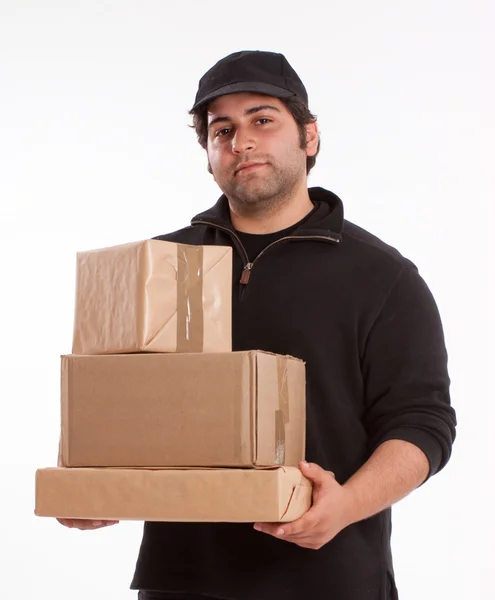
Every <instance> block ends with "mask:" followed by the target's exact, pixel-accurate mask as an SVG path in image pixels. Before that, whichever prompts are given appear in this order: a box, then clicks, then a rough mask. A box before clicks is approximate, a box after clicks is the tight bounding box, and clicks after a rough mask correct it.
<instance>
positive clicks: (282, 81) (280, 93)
mask: <svg viewBox="0 0 495 600" xmlns="http://www.w3.org/2000/svg"><path fill="white" fill-rule="evenodd" d="M236 92H253V93H255V94H266V95H268V96H274V97H276V98H290V97H291V96H296V97H297V98H299V99H300V100H301V101H302V102H303V103H304V104H305V105H306V106H308V93H307V92H306V88H305V87H304V84H303V82H302V81H301V79H300V78H299V75H298V74H297V73H296V72H295V71H294V69H293V68H292V67H291V66H290V64H289V62H288V61H287V59H286V58H285V56H284V55H283V54H278V53H276V52H263V51H261V50H243V51H242V52H234V53H233V54H229V56H226V57H225V58H222V59H221V60H219V61H218V62H217V63H216V64H215V65H213V67H212V68H211V69H210V70H209V71H207V72H206V73H205V74H204V75H203V77H201V79H200V80H199V86H198V92H197V94H196V99H195V101H194V106H193V107H192V109H191V110H194V109H195V108H197V107H198V106H201V105H202V104H204V103H205V102H209V101H210V100H213V99H214V98H218V96H224V95H225V94H234V93H236Z"/></svg>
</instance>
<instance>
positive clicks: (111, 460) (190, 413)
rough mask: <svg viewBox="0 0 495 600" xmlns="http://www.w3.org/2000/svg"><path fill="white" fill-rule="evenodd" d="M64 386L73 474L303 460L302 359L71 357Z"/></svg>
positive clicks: (65, 437) (260, 355) (66, 448)
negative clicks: (82, 469)
mask: <svg viewBox="0 0 495 600" xmlns="http://www.w3.org/2000/svg"><path fill="white" fill-rule="evenodd" d="M61 383H62V385H61V392H62V406H61V409H62V411H61V412H62V432H61V436H62V465H63V466H66V467H174V466H175V467H186V466H189V467H194V466H196V467H202V466H206V467H254V466H261V467H263V466H274V465H278V464H280V463H281V462H282V463H283V464H285V465H289V466H297V465H298V463H299V461H300V460H303V459H304V453H305V428H306V419H305V414H306V413H305V405H306V398H305V365H304V363H303V362H302V361H300V360H298V359H295V358H291V357H281V356H276V355H273V354H268V353H264V352H260V351H248V352H226V353H220V354H214V353H210V354H206V353H205V354H202V353H198V354H116V355H101V356H96V355H87V356H77V355H68V356H63V357H62V382H61ZM281 406H282V407H283V408H282V409H281V408H280V407H281ZM280 412H283V414H284V417H283V419H282V420H281V422H280V419H277V414H279V413H280ZM280 427H282V428H283V432H282V436H281V433H280ZM281 437H283V440H282V441H283V448H280V441H281V440H280V438H281Z"/></svg>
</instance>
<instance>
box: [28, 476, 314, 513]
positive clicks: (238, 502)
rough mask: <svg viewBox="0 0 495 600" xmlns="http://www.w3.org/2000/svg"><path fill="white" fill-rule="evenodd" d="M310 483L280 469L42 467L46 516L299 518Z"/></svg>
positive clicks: (39, 482) (41, 505)
mask: <svg viewBox="0 0 495 600" xmlns="http://www.w3.org/2000/svg"><path fill="white" fill-rule="evenodd" d="M311 494H312V488H311V484H310V482H309V481H308V480H307V479H306V478H305V477H303V475H302V473H301V472H300V471H299V470H298V469H296V468H294V467H280V468H276V469H266V470H262V469H205V470H184V469H180V470H179V469H177V470H148V469H64V468H60V469H59V468H48V469H38V470H37V471H36V508H35V514H36V515H38V516H40V517H59V518H62V517H66V518H82V519H136V520H145V521H212V522H222V521H223V522H256V521H259V522H262V521H267V522H282V521H293V520H294V519H297V518H298V517H300V516H301V515H303V514H304V513H305V512H306V511H307V510H308V508H309V507H310V505H311Z"/></svg>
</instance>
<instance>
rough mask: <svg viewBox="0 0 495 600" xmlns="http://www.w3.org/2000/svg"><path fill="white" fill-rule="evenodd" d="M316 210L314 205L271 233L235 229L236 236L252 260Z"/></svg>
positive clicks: (297, 226) (291, 231)
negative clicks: (300, 216)
mask: <svg viewBox="0 0 495 600" xmlns="http://www.w3.org/2000/svg"><path fill="white" fill-rule="evenodd" d="M315 210H316V206H315V207H314V208H313V210H311V211H310V212H309V213H308V214H307V215H306V216H305V217H304V218H303V219H301V220H300V221H299V222H297V223H295V224H294V225H291V226H290V227H287V228H286V229H282V230H281V231H274V232H273V233H261V234H260V233H245V232H243V231H236V233H237V236H238V238H239V239H240V240H241V242H242V245H243V246H244V249H245V250H246V252H247V255H248V256H249V260H250V261H251V262H252V261H253V260H254V259H255V258H256V257H257V256H258V254H259V253H260V252H261V251H262V250H264V249H265V248H266V247H267V246H269V245H270V244H272V243H273V242H276V241H277V240H279V239H281V238H283V237H286V236H288V235H291V233H293V232H294V231H295V230H296V229H298V228H299V227H300V226H301V225H302V224H303V223H304V222H305V221H306V220H307V219H309V217H310V216H311V215H312V214H313V213H314V211H315Z"/></svg>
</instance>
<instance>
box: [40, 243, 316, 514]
mask: <svg viewBox="0 0 495 600" xmlns="http://www.w3.org/2000/svg"><path fill="white" fill-rule="evenodd" d="M231 304H232V249H231V248H229V247H221V246H187V245H183V244H175V243H172V242H163V241H158V240H149V241H144V242H137V243H133V244H125V245H121V246H115V247H112V248H106V249H103V250H93V251H89V252H81V253H78V256H77V287H76V309H75V324H74V341H73V348H72V352H73V354H71V355H67V356H62V369H61V370H62V373H61V401H62V403H61V416H62V419H61V420H62V423H61V425H62V427H61V440H60V456H59V467H58V468H45V469H38V471H37V472H36V508H35V513H36V514H37V515H39V516H50V517H66V518H85V519H98V520H101V519H138V520H148V521H152V520H154V521H225V522H255V521H290V520H293V519H295V518H297V517H299V516H300V515H301V514H303V513H304V512H305V511H306V510H307V509H308V508H309V505H310V503H311V485H310V483H309V482H308V481H307V480H306V479H305V478H304V477H303V476H302V474H301V472H300V471H299V469H298V468H297V465H298V462H299V461H300V460H303V459H304V451H305V367H304V363H303V362H302V361H300V360H297V359H295V358H292V357H286V356H277V355H274V354H270V353H267V352H261V351H255V350H253V351H246V352H232V351H231V350H232V345H231V344H232V341H231V337H232V336H231V321H232V315H231Z"/></svg>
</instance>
